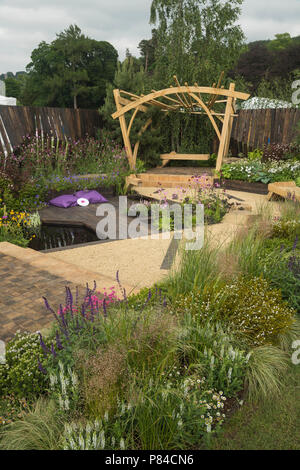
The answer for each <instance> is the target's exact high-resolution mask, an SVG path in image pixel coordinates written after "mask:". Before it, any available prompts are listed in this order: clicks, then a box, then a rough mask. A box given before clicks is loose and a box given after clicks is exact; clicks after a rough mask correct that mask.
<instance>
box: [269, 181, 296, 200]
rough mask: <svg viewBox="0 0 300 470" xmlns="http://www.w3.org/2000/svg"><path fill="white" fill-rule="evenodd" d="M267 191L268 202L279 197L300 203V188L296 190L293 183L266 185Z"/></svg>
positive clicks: (284, 182)
mask: <svg viewBox="0 0 300 470" xmlns="http://www.w3.org/2000/svg"><path fill="white" fill-rule="evenodd" d="M268 190H269V194H268V200H269V201H271V199H273V198H274V196H281V197H283V198H285V199H293V200H295V201H300V188H298V186H297V185H296V183H295V181H283V182H277V183H270V184H269V185H268Z"/></svg>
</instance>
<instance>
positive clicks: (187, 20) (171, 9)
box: [150, 0, 244, 153]
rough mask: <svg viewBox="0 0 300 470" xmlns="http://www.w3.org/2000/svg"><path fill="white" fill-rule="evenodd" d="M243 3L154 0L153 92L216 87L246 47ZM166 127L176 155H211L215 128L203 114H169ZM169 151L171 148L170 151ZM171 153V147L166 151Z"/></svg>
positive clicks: (232, 0) (201, 0) (226, 0)
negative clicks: (176, 82) (185, 86)
mask: <svg viewBox="0 0 300 470" xmlns="http://www.w3.org/2000/svg"><path fill="white" fill-rule="evenodd" d="M241 4H242V0H153V1H152V5H151V16H150V20H151V22H152V23H153V24H155V27H156V29H157V46H156V49H155V68H154V75H153V88H155V89H160V88H165V87H167V86H169V85H170V84H171V83H173V84H174V82H173V76H174V75H176V76H177V78H178V80H179V82H180V83H182V84H184V83H185V82H188V83H190V84H194V83H195V82H197V83H198V84H199V85H206V86H207V85H208V86H211V85H212V84H213V83H215V82H217V80H218V78H219V76H220V74H221V72H222V71H224V72H225V81H224V82H223V84H224V85H228V84H229V78H228V76H227V73H228V71H229V70H231V69H232V68H233V67H234V65H235V63H236V61H237V59H238V57H239V54H240V51H241V49H242V47H243V41H244V35H243V32H242V30H241V28H240V27H239V26H238V25H237V20H238V18H239V15H240V11H241V10H240V6H241ZM167 120H168V123H167V122H166V125H165V126H164V129H165V130H166V131H167V130H169V129H170V131H169V147H170V148H171V149H172V150H176V151H179V152H181V151H188V152H189V151H191V152H193V153H197V152H198V151H199V150H200V149H201V150H202V151H204V152H205V151H210V142H211V140H212V137H213V135H214V134H213V131H212V130H211V125H210V123H209V122H208V120H207V119H205V118H203V117H202V116H196V117H195V116H191V115H190V114H189V113H185V114H180V113H173V114H171V113H170V116H168V118H167ZM170 148H169V150H170ZM166 150H168V149H166Z"/></svg>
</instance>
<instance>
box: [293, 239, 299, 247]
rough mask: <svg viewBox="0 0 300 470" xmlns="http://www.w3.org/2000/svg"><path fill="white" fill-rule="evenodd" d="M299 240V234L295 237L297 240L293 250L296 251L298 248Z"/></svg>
mask: <svg viewBox="0 0 300 470" xmlns="http://www.w3.org/2000/svg"><path fill="white" fill-rule="evenodd" d="M298 241H299V238H298V235H297V236H296V239H295V241H294V245H293V251H295V250H296V248H297V245H298Z"/></svg>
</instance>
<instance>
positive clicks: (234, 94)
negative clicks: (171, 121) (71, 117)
mask: <svg viewBox="0 0 300 470" xmlns="http://www.w3.org/2000/svg"><path fill="white" fill-rule="evenodd" d="M188 92H192V93H206V94H212V95H220V96H227V97H231V98H234V99H241V100H247V99H248V98H249V96H250V95H249V94H248V93H241V92H239V91H233V90H230V89H229V90H225V89H222V88H212V87H196V86H190V87H187V86H180V87H172V88H166V89H165V90H160V91H156V92H155V93H150V94H149V95H146V96H142V97H141V98H139V99H136V100H135V101H133V102H132V103H129V104H127V105H126V106H124V107H122V109H119V110H117V111H116V112H115V113H113V114H112V117H113V119H117V118H119V117H120V116H123V115H124V114H126V113H127V112H128V111H130V110H131V109H134V108H136V107H137V106H140V105H142V104H144V103H147V102H149V101H151V100H154V99H156V98H159V97H163V96H168V95H174V94H184V93H188Z"/></svg>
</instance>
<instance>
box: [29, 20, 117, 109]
mask: <svg viewBox="0 0 300 470" xmlns="http://www.w3.org/2000/svg"><path fill="white" fill-rule="evenodd" d="M117 57H118V54H117V51H116V50H115V48H114V47H113V46H112V45H111V44H109V43H108V42H105V41H96V40H94V39H90V38H88V37H87V36H85V35H84V34H82V32H81V30H80V28H79V27H78V26H76V25H71V26H69V28H67V29H65V30H64V31H63V32H61V33H59V34H58V35H57V37H56V39H55V40H54V41H52V42H51V43H50V44H48V43H46V42H45V41H43V42H41V43H40V44H39V46H38V47H37V48H36V49H34V50H33V52H32V54H31V60H32V61H31V63H30V64H29V65H28V66H27V72H28V76H27V78H26V82H25V88H24V91H23V93H22V96H21V101H22V103H23V104H24V105H35V106H59V107H72V106H74V108H76V107H78V106H80V107H85V108H97V107H98V106H99V105H100V104H101V103H103V101H104V97H105V87H106V83H107V82H109V81H111V80H112V79H113V76H114V73H115V70H116V66H117Z"/></svg>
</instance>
